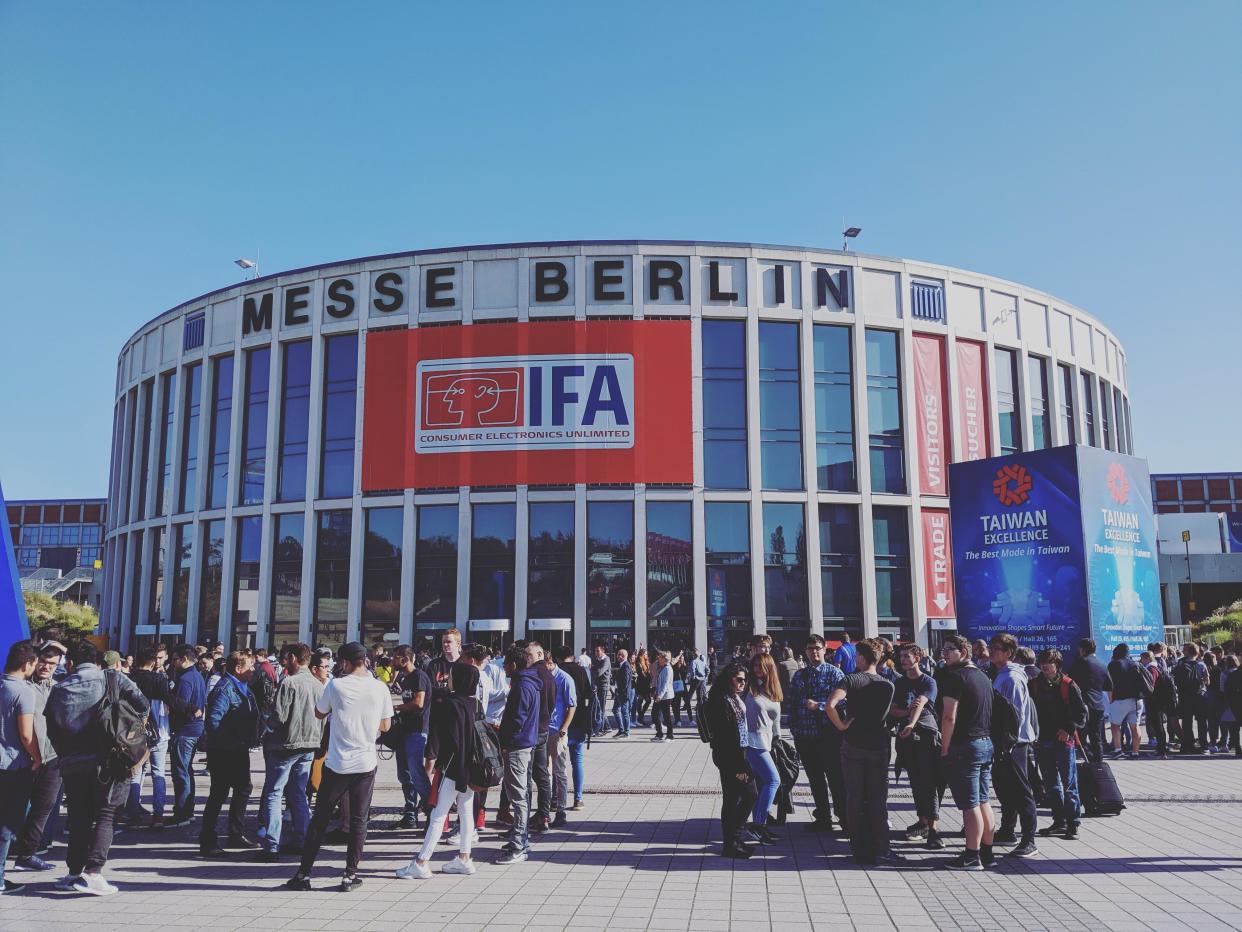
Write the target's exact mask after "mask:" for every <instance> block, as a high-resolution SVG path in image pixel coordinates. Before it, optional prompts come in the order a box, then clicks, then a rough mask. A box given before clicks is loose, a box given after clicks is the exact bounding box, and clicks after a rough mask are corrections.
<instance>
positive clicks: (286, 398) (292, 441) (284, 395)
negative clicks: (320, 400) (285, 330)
mask: <svg viewBox="0 0 1242 932" xmlns="http://www.w3.org/2000/svg"><path fill="white" fill-rule="evenodd" d="M310 384H311V345H310V342H309V341H307V340H302V341H300V342H298V343H286V344H285V365H284V373H283V380H282V382H281V390H280V466H279V467H278V469H279V473H280V475H279V478H278V480H277V486H276V492H277V494H276V497H277V499H278V500H279V501H282V502H294V501H300V500H301V499H304V498H305V497H306V453H307V443H308V442H309V441H308V439H307V438H308V436H309V433H308V432H309V430H310Z"/></svg>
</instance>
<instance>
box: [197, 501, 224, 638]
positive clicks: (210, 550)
mask: <svg viewBox="0 0 1242 932" xmlns="http://www.w3.org/2000/svg"><path fill="white" fill-rule="evenodd" d="M202 527H203V551H202V552H203V578H202V586H201V588H200V589H199V598H198V642H199V643H200V644H206V643H208V642H214V641H216V640H217V639H218V638H219V637H220V584H221V582H222V580H223V577H224V521H223V520H222V519H221V520H216V521H207V522H204V523H203V526H202Z"/></svg>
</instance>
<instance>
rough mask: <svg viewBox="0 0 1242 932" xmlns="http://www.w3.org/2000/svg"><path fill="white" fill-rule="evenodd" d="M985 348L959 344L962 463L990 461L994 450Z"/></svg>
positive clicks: (978, 345) (979, 344)
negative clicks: (988, 458) (989, 457)
mask: <svg viewBox="0 0 1242 932" xmlns="http://www.w3.org/2000/svg"><path fill="white" fill-rule="evenodd" d="M983 352H984V346H983V344H982V343H975V342H973V341H971V340H958V341H957V416H958V424H959V426H960V428H961V431H962V434H961V441H962V454H961V462H968V461H970V460H981V459H987V457H988V456H990V455H991V449H992V440H991V438H992V431H991V424H992V418H991V414H990V413H989V410H988V376H987V372H988V370H987V364H986V361H985V359H984V356H983Z"/></svg>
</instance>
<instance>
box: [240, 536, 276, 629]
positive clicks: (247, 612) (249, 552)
mask: <svg viewBox="0 0 1242 932" xmlns="http://www.w3.org/2000/svg"><path fill="white" fill-rule="evenodd" d="M262 550H263V518H262V516H260V515H253V516H251V517H249V518H239V519H238V521H237V566H236V575H235V578H234V580H233V646H234V647H235V648H237V647H256V646H263V647H267V648H269V649H270V648H272V647H276V646H278V645H275V644H267V643H264V644H262V645H259V638H260V637H262V634H263V623H262V619H261V618H260V615H261V613H260V611H259V566H260V563H259V561H260V555H261V553H262Z"/></svg>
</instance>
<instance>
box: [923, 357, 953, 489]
mask: <svg viewBox="0 0 1242 932" xmlns="http://www.w3.org/2000/svg"><path fill="white" fill-rule="evenodd" d="M944 372H945V366H944V338H943V337H938V336H934V335H932V334H928V333H916V334H914V386H915V389H914V390H915V393H916V398H917V401H916V406H915V426H916V429H917V431H918V455H919V488H920V489H921V490H922V492H923V494H924V495H948V494H949V482H948V469H947V464H948V461H949V457H948V455H947V453H946V451H947V450H948V449H949V430H948V424H947V416H948V410H949V404H948V401H946V399H945V377H944Z"/></svg>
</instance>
